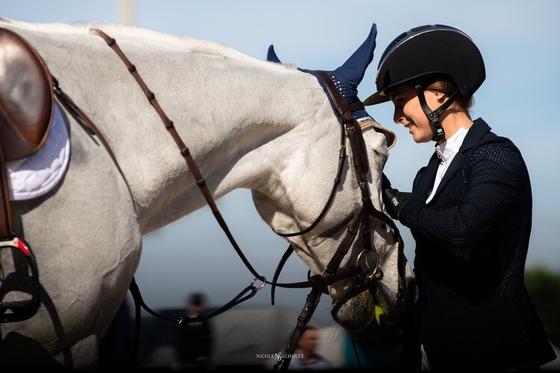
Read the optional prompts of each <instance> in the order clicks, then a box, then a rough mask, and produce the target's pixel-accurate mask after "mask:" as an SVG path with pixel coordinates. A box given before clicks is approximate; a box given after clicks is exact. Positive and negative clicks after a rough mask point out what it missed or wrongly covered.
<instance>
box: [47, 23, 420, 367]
mask: <svg viewBox="0 0 560 373" xmlns="http://www.w3.org/2000/svg"><path fill="white" fill-rule="evenodd" d="M94 32H95V33H97V34H98V35H99V36H101V37H102V38H103V39H104V40H105V42H106V43H107V44H108V45H109V46H110V47H111V48H112V49H113V50H114V51H115V53H116V54H117V55H118V56H119V57H120V59H121V60H122V61H123V63H124V64H125V65H126V67H127V69H128V71H129V72H130V73H131V74H132V76H133V77H134V78H135V80H136V81H137V83H138V84H139V86H140V88H141V89H142V91H143V92H144V94H145V96H146V98H147V99H148V101H149V103H150V104H151V105H152V106H153V108H154V109H155V111H156V112H157V113H158V115H159V117H160V119H161V120H162V122H163V123H164V125H165V127H166V129H167V130H168V132H169V133H170V135H171V136H172V138H173V140H174V141H175V143H176V145H177V146H178V148H179V151H180V153H181V155H182V156H183V158H184V159H185V161H186V163H187V166H188V168H189V170H190V171H191V173H192V175H193V177H194V178H195V181H196V185H197V186H198V187H199V189H200V190H201V192H202V194H203V196H204V198H205V200H206V202H207V204H208V206H209V207H210V209H211V211H212V213H213V215H214V217H215V218H216V220H217V221H218V223H219V224H220V227H221V228H222V230H223V231H224V232H225V234H226V236H227V237H228V239H229V241H230V242H231V244H232V246H233V247H234V249H235V250H236V252H237V254H238V255H239V257H240V258H241V260H242V261H243V263H244V264H245V266H246V267H247V268H248V269H249V271H250V272H251V273H252V274H253V275H254V276H255V278H254V279H253V281H252V282H251V284H250V285H249V286H248V287H247V288H245V289H244V290H243V291H242V292H240V293H239V294H238V295H237V296H236V297H235V298H234V299H233V300H232V301H230V302H229V303H227V304H226V305H224V306H223V307H220V308H219V309H217V310H216V311H214V312H211V313H209V314H205V315H198V316H196V317H185V318H179V319H178V320H172V319H168V318H167V317H165V316H162V315H159V314H158V313H156V312H154V311H153V310H151V309H150V308H149V307H148V306H147V305H146V304H145V303H144V301H143V300H142V297H141V295H140V292H139V289H138V286H137V285H136V282H135V280H134V278H133V279H132V282H131V285H130V291H131V293H132V295H133V297H134V300H135V304H136V328H135V351H134V352H133V355H134V356H133V362H134V364H135V362H136V359H137V354H138V346H137V341H138V338H139V329H140V328H139V326H140V317H139V315H140V306H142V307H143V308H144V309H145V310H147V311H148V312H149V313H150V314H152V315H154V316H157V317H159V318H163V319H166V320H169V321H172V322H175V323H178V324H182V323H191V322H201V321H204V320H207V319H209V318H212V317H214V316H216V315H218V314H220V313H222V312H224V311H226V310H228V309H230V308H232V307H233V306H235V305H237V304H239V303H241V302H243V301H245V300H247V299H249V298H251V297H252V296H254V295H255V294H256V292H257V291H258V290H260V289H262V288H263V287H264V286H265V285H266V284H270V285H271V286H272V291H271V298H272V304H274V289H275V287H285V288H303V287H311V292H310V294H309V295H308V296H307V300H306V303H305V305H304V307H303V310H302V312H301V315H300V316H299V317H298V322H297V325H296V328H295V330H294V333H293V335H292V338H291V340H290V343H289V344H288V347H287V348H286V349H285V350H284V351H283V352H282V353H280V354H278V358H277V360H278V364H277V365H276V366H275V368H277V367H278V365H279V364H282V370H284V369H287V367H288V365H289V362H290V359H291V354H292V353H293V351H294V350H295V347H296V344H297V340H298V339H299V337H300V335H301V333H302V332H303V330H304V328H305V326H306V325H307V323H308V322H309V321H310V319H311V317H312V315H313V312H314V310H315V308H316V306H317V304H318V302H319V299H320V295H321V294H322V293H328V290H327V289H328V286H329V285H332V284H333V283H335V282H337V281H340V280H343V279H348V278H352V277H357V278H358V279H359V280H360V281H362V282H363V283H364V284H365V285H366V286H364V287H363V288H364V290H365V289H371V288H372V287H375V285H376V282H377V280H378V279H380V278H381V277H382V275H383V274H382V271H381V269H380V266H379V256H378V254H377V252H376V251H375V248H373V247H372V246H371V242H372V241H371V230H370V225H371V223H372V222H373V223H374V224H380V225H386V226H389V227H390V228H391V229H392V232H393V235H394V238H395V242H397V241H398V242H399V243H400V245H399V248H400V252H399V259H398V262H399V264H398V267H399V268H398V272H399V286H398V294H397V305H396V307H394V309H393V312H392V313H391V314H390V315H389V317H388V320H389V321H388V322H389V323H390V324H393V325H394V324H396V323H397V322H398V321H399V320H400V318H401V316H402V313H403V311H404V309H405V308H406V307H407V306H408V305H409V303H410V302H409V296H408V291H407V289H406V281H405V264H406V263H405V258H404V253H403V252H402V250H403V249H402V248H403V246H404V245H403V244H402V238H401V236H400V233H399V231H398V229H397V227H396V225H395V224H394V222H393V221H392V220H391V219H390V218H389V217H388V216H387V215H385V214H384V213H383V212H381V211H379V210H377V209H376V208H375V206H374V205H373V203H372V202H371V198H370V193H369V188H368V182H367V174H368V172H369V167H368V156H367V151H366V146H365V142H364V139H363V136H362V129H361V127H360V124H359V123H358V121H357V120H356V119H354V118H353V116H352V112H353V111H356V110H360V109H363V108H364V105H363V103H362V102H361V101H359V102H355V103H352V104H348V103H346V100H345V99H344V97H343V96H342V95H341V94H340V92H339V90H338V88H337V82H336V80H335V79H333V78H334V77H333V76H332V75H331V74H329V73H327V72H324V71H310V73H312V74H314V75H315V76H316V77H317V78H318V79H319V81H320V82H322V85H323V86H324V87H325V89H326V91H327V92H328V94H329V99H330V100H331V104H332V105H333V108H334V109H335V112H336V114H337V116H338V117H339V120H340V123H341V146H340V152H339V160H338V168H337V172H336V177H335V179H334V182H333V186H332V189H331V193H330V195H329V198H328V200H327V202H326V204H325V206H324V207H323V209H322V211H321V213H320V214H319V216H318V217H317V218H316V220H315V221H314V222H313V223H312V224H310V226H308V227H307V228H305V229H303V230H301V231H299V232H294V233H277V234H279V235H280V236H283V237H293V236H298V235H303V234H306V233H308V232H310V231H311V230H313V229H314V228H315V227H317V225H318V224H319V222H320V221H321V220H322V219H323V218H324V216H325V215H326V213H327V211H328V210H329V208H330V206H331V205H332V202H333V201H334V198H335V195H336V191H337V187H338V185H339V183H340V180H341V174H342V170H343V165H344V162H345V159H347V155H346V146H345V136H347V137H348V139H349V142H350V147H351V151H352V155H353V166H354V169H355V174H356V178H357V182H358V185H359V188H360V190H361V195H362V207H361V209H360V211H359V212H358V213H357V214H356V215H355V216H354V217H353V219H352V220H351V222H350V224H349V227H348V229H347V230H346V234H345V236H344V238H343V239H342V241H341V243H340V245H339V247H338V249H337V250H336V252H335V253H334V255H333V256H332V258H331V259H330V261H329V262H328V264H327V265H326V267H325V268H324V270H323V272H322V273H321V274H318V275H314V276H308V281H304V282H295V283H278V282H277V279H278V276H279V274H280V271H281V269H282V267H283V265H284V263H285V262H286V260H287V259H288V257H289V256H290V254H291V253H292V252H293V251H294V249H293V247H292V246H291V245H290V246H289V247H288V250H287V251H286V253H285V254H284V255H283V257H282V259H281V260H280V262H279V264H278V267H277V269H276V272H275V274H274V278H273V281H272V282H270V281H267V280H266V278H265V277H264V276H262V275H259V274H258V273H257V271H255V269H254V268H253V267H252V266H251V264H250V263H249V261H248V260H247V258H246V257H245V255H244V254H243V252H242V251H241V249H240V248H239V246H238V244H237V243H236V241H235V239H234V237H233V235H232V234H231V232H230V230H229V228H228V226H227V224H226V222H225V220H224V219H223V217H222V215H221V213H220V212H219V210H218V208H217V206H216V204H215V202H214V199H213V197H212V194H211V192H210V190H209V189H208V187H207V185H206V181H205V179H204V178H203V176H202V174H201V172H200V170H199V169H198V166H197V165H196V163H195V161H194V159H193V157H192V155H191V153H190V150H189V148H188V147H187V146H186V145H185V143H184V142H183V140H182V139H181V137H180V136H179V134H178V133H177V131H176V129H175V127H174V124H173V122H172V121H171V120H170V119H169V118H168V117H167V115H166V114H165V113H164V111H163V110H162V108H161V107H160V105H159V103H158V102H157V99H156V97H155V94H154V93H153V92H152V91H150V90H149V88H148V87H147V85H146V84H145V83H144V81H143V80H142V78H141V77H140V75H139V74H138V71H137V70H136V67H135V66H134V65H133V64H132V63H131V62H130V61H129V60H128V58H127V57H126V56H125V55H124V53H123V52H122V50H121V49H120V47H119V46H118V45H117V43H116V41H115V39H113V38H111V37H109V36H108V35H107V34H105V33H104V32H103V31H101V30H98V29H95V30H94ZM54 85H55V87H54V88H55V93H56V94H57V98H58V99H59V101H60V102H61V103H62V104H63V105H64V106H65V108H66V109H67V110H68V111H69V112H70V114H71V115H72V116H73V117H74V118H75V119H76V120H77V122H78V123H79V124H81V125H82V127H84V128H85V129H86V130H87V131H88V132H89V133H91V134H95V135H96V136H97V137H98V138H99V140H100V141H101V143H102V144H103V145H104V147H105V148H106V150H107V151H108V153H109V155H110V156H111V158H112V160H113V162H114V163H115V165H116V166H117V168H118V170H119V171H120V172H121V174H122V170H121V168H120V166H119V164H118V162H117V160H116V158H115V156H114V154H113V152H112V150H111V148H110V147H109V145H108V143H107V141H106V140H105V138H104V137H103V135H102V134H101V132H100V131H99V130H98V129H97V127H96V126H95V124H94V123H93V122H92V121H91V120H90V119H89V118H88V117H87V115H85V113H83V112H82V111H81V110H80V109H79V108H78V107H77V105H75V104H74V103H73V102H72V100H71V99H70V98H69V97H68V96H67V95H66V94H64V92H62V90H61V89H60V87H58V82H57V81H56V79H54ZM123 179H124V180H125V182H126V179H125V178H124V175H123ZM127 186H128V185H127ZM360 230H361V234H362V238H363V247H364V248H363V251H362V252H361V253H360V254H359V255H358V256H357V260H356V265H355V266H353V267H351V268H348V269H342V268H340V265H341V263H342V260H343V258H344V257H345V255H346V254H347V253H348V251H349V249H350V247H351V245H352V243H353V241H354V239H355V238H356V236H357V235H358V233H359V231H360ZM371 258H373V262H374V265H373V266H372V265H370V264H369V263H368V261H370V259H371ZM371 267H373V270H369V268H371ZM257 281H260V282H261V284H260V285H258V284H257V285H258V286H257V285H255V283H256V282H257Z"/></svg>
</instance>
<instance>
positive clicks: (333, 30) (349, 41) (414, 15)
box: [0, 0, 560, 317]
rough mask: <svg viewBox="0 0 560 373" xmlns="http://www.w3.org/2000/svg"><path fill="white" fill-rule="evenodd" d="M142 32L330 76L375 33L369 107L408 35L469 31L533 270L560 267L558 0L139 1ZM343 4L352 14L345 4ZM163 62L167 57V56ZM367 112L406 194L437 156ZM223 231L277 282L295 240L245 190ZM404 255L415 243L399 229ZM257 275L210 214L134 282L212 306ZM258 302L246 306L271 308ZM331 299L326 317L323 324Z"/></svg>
mask: <svg viewBox="0 0 560 373" xmlns="http://www.w3.org/2000/svg"><path fill="white" fill-rule="evenodd" d="M133 3H134V5H133V11H134V13H133V20H134V25H135V26H137V27H142V28H148V29H152V30H156V31H160V32H165V33H170V34H175V35H188V36H192V37H196V38H201V39H209V40H213V41H217V42H220V43H223V44H227V45H229V46H231V47H234V48H236V49H238V50H240V51H242V52H244V53H246V54H249V55H252V56H254V57H257V58H262V59H264V58H266V51H267V48H268V46H269V45H270V44H274V46H275V49H276V51H277V53H278V55H279V57H280V59H281V60H282V61H283V62H286V63H294V64H296V65H297V66H298V67H302V68H309V69H324V70H334V69H335V68H337V67H338V66H339V65H341V64H342V63H343V62H344V61H345V60H346V59H347V58H348V57H349V56H350V55H351V54H352V53H353V52H354V51H355V49H356V48H357V47H358V46H359V45H360V44H361V43H362V42H363V41H364V40H365V38H366V37H367V34H368V32H369V29H370V27H371V24H372V23H376V24H377V28H378V36H377V49H376V53H375V56H374V60H373V62H372V64H371V66H370V68H369V70H368V72H367V73H366V76H365V78H364V80H363V82H362V84H361V85H360V86H359V96H360V98H362V99H365V98H366V97H367V96H368V95H370V94H371V93H373V91H374V85H373V80H374V77H375V70H376V67H377V63H378V61H379V56H380V55H381V53H382V51H383V50H384V49H385V47H386V46H387V44H388V43H389V42H390V41H391V40H392V39H393V38H394V37H396V36H397V35H398V34H400V33H401V32H403V31H405V30H407V29H409V28H412V27H415V26H419V25H423V24H430V23H442V24H447V25H450V26H454V27H457V28H459V29H461V30H463V31H465V32H466V33H467V34H469V35H470V36H471V37H472V38H473V39H474V41H475V42H476V44H477V45H478V47H479V48H480V50H481V52H482V55H483V57H484V58H485V62H486V69H487V79H486V82H485V83H484V84H483V85H482V87H481V88H480V89H479V91H478V92H477V94H476V95H475V99H476V104H475V106H474V108H473V116H474V117H475V118H477V117H482V118H483V119H485V120H486V121H487V122H488V123H489V125H490V126H491V127H492V128H493V130H494V131H495V132H496V133H498V134H500V135H503V136H506V137H509V138H510V139H512V140H513V141H514V142H515V143H516V145H517V146H518V147H519V148H520V149H521V151H522V152H523V155H524V157H525V161H526V163H527V165H528V168H529V173H530V176H531V181H532V185H533V200H534V210H533V232H532V238H531V248H530V252H529V257H528V267H529V268H530V267H533V266H535V265H537V264H543V265H546V266H548V267H549V268H551V269H554V270H560V248H559V244H558V239H557V235H556V233H557V232H556V230H558V229H559V228H560V224H559V221H560V202H559V200H558V197H557V194H558V193H557V192H556V191H557V189H558V185H559V184H560V183H559V181H560V180H559V174H560V166H559V165H558V163H557V162H558V160H559V159H560V146H559V144H558V141H559V140H560V129H559V126H558V125H557V123H556V122H557V121H558V119H557V108H558V105H559V98H560V93H559V91H558V89H559V87H560V69H558V61H559V60H560V41H559V38H558V35H560V23H559V22H558V20H557V17H558V15H559V14H560V2H559V1H556V0H533V1H531V2H527V1H523V0H507V1H506V0H504V1H495V0H471V1H468V2H453V1H441V0H424V1H417V0H407V1H398V0H395V1H378V0H359V1H356V0H348V1H346V2H341V1H333V0H304V1H302V0H299V1H294V0H281V1H280V0H277V1H267V0H251V1H245V0H240V1H229V0H219V1H218V0H200V1H178V0H158V1H149V0H133ZM343 4H344V5H343ZM120 9H121V8H120V1H119V0H95V1H85V0H49V1H44V0H0V17H5V18H11V19H17V20H22V21H30V22H68V23H75V22H88V21H92V20H95V21H100V22H104V23H119V22H120V20H121V13H120ZM162 58H164V56H162ZM368 112H369V113H370V114H371V115H372V116H373V117H375V118H376V119H377V120H378V121H379V122H380V123H382V124H383V125H385V126H387V127H388V128H390V129H391V130H393V131H394V132H396V134H397V137H398V139H397V145H396V146H395V147H394V148H393V149H392V150H391V154H390V158H389V161H388V163H387V166H386V169H385V172H386V173H387V175H388V176H389V177H390V179H391V181H392V183H393V185H394V186H395V187H397V188H399V189H401V190H409V189H410V185H411V183H412V179H413V177H414V175H415V173H416V171H417V170H418V169H419V168H420V167H422V166H423V165H424V164H425V163H427V160H428V158H429V156H430V154H431V153H432V151H433V147H432V144H420V145H418V144H415V143H414V142H413V141H412V139H411V137H410V135H409V134H408V133H407V131H406V130H404V129H403V128H402V127H401V126H397V125H395V124H394V123H393V122H392V105H391V104H389V103H387V104H385V105H380V106H375V107H370V108H369V109H368ZM218 207H219V208H220V210H221V211H222V214H223V215H224V218H225V219H226V222H228V225H230V228H231V230H232V232H233V234H234V236H235V237H236V239H237V240H238V242H239V244H240V246H241V247H242V248H243V250H244V251H245V253H246V255H247V257H248V259H249V260H250V261H251V262H252V264H253V266H254V267H255V268H256V270H257V271H258V272H260V273H262V274H263V275H264V276H267V277H268V278H269V279H270V278H271V277H272V274H273V273H274V269H275V266H276V264H277V263H278V260H279V259H280V257H281V256H282V254H283V252H284V250H285V249H286V247H287V243H286V242H285V241H284V240H283V239H281V238H279V237H277V236H275V235H274V234H273V233H272V231H271V230H270V228H269V227H268V226H266V225H265V224H264V223H263V222H262V221H261V220H260V218H259V217H258V215H257V213H256V211H255V209H254V207H253V205H252V203H251V200H250V193H249V192H248V191H244V190H243V191H235V192H233V193H231V194H229V195H228V196H226V197H225V198H223V199H221V200H220V201H218ZM401 233H403V237H404V239H405V245H406V253H407V256H408V258H409V260H412V258H413V249H414V242H413V240H412V238H411V236H410V235H409V234H408V232H407V229H406V228H402V229H401ZM305 276H306V267H305V266H304V265H303V264H302V263H301V262H300V260H299V259H298V258H296V257H295V256H294V257H293V258H291V259H290V261H289V262H288V264H287V266H286V267H285V270H284V272H283V275H282V276H281V278H280V279H281V281H284V282H288V281H300V280H303V279H305ZM251 279H252V276H251V274H250V273H249V272H248V270H247V269H246V268H245V266H244V265H243V263H242V262H241V260H239V258H238V257H237V256H236V254H235V251H234V250H233V248H232V247H231V246H230V245H229V242H228V241H227V239H226V238H225V236H224V235H223V234H222V233H221V231H220V228H219V226H218V224H217V223H216V222H215V221H214V219H213V216H212V214H211V213H210V212H209V209H208V208H205V209H203V210H200V211H198V212H196V213H194V214H191V215H189V216H187V217H185V218H183V219H181V220H180V221H178V222H176V223H173V224H171V225H170V226H168V227H165V228H163V229H161V230H159V231H157V232H154V233H152V234H150V235H148V236H146V237H145V240H144V249H143V254H142V260H141V263H140V268H139V270H138V272H137V275H136V280H137V282H138V284H139V286H140V289H141V291H142V293H143V296H144V299H145V301H146V302H147V303H148V304H149V305H151V306H152V307H155V308H158V307H159V308H161V307H180V306H182V305H183V303H184V299H185V296H186V295H187V294H188V293H190V292H191V291H199V290H201V291H204V292H206V293H207V294H208V295H209V300H210V303H211V304H214V305H219V304H223V303H224V302H226V301H228V300H229V299H231V298H232V297H233V296H235V295H236V294H237V293H238V292H239V291H241V289H243V288H244V287H245V286H247V285H248V284H249V282H250V281H251ZM263 292H266V294H258V295H257V296H256V297H255V298H253V300H251V301H250V303H253V304H267V303H269V302H270V301H269V298H270V297H269V294H268V292H269V288H265V289H264V290H263ZM306 294H307V290H289V289H288V290H283V289H279V290H278V291H277V304H279V305H286V306H290V307H294V308H296V310H298V311H299V310H300V309H301V307H302V306H303V303H304V301H305V296H306ZM328 303H329V301H328V300H327V299H323V300H322V302H321V304H322V306H321V305H320V308H319V309H318V311H317V312H318V313H319V317H321V316H325V315H326V312H327V306H328Z"/></svg>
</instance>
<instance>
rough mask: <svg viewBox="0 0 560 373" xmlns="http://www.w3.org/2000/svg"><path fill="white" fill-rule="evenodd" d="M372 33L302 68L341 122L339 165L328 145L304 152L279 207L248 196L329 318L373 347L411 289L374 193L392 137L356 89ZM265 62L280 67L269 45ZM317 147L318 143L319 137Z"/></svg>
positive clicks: (398, 317) (399, 246) (393, 232)
mask: <svg viewBox="0 0 560 373" xmlns="http://www.w3.org/2000/svg"><path fill="white" fill-rule="evenodd" d="M375 36H376V27H375V24H374V25H373V27H372V29H371V32H370V35H369V37H368V39H367V40H366V41H365V42H364V43H363V44H362V46H361V47H360V48H359V49H358V50H357V51H356V52H355V53H354V54H353V55H352V56H351V57H350V58H349V59H348V60H347V61H346V62H345V63H344V64H343V65H342V66H341V67H339V68H338V69H336V70H335V71H333V72H329V73H325V72H320V71H307V70H303V71H305V72H308V73H311V74H314V75H316V76H317V78H318V80H319V83H320V84H321V85H322V86H323V88H324V89H325V92H326V93H327V97H329V100H330V102H331V104H332V107H333V109H334V110H333V113H332V115H334V116H337V117H338V119H339V121H340V127H339V131H340V136H339V138H340V143H333V144H331V145H332V146H330V148H331V149H332V148H336V149H337V150H338V152H339V153H338V154H339V157H338V160H337V159H335V158H332V159H328V160H327V159H325V156H324V155H326V154H329V151H328V149H326V148H325V149H323V150H324V151H317V149H313V150H310V151H309V153H310V154H309V155H308V157H309V158H308V159H307V160H306V162H307V165H308V170H309V172H306V173H305V174H304V175H299V176H298V177H299V183H296V187H293V188H291V190H286V191H285V199H286V201H283V203H282V206H279V205H278V201H277V199H276V202H275V203H272V199H270V198H268V197H267V196H265V195H263V194H261V193H259V192H254V201H255V205H256V207H257V210H258V211H259V213H260V214H261V216H262V217H263V218H264V219H265V221H267V223H269V225H270V226H271V227H272V228H273V229H274V230H275V232H276V233H278V234H280V235H282V236H285V237H286V238H287V239H288V240H289V242H290V244H291V246H292V247H293V248H294V249H295V251H296V252H297V253H298V255H299V256H300V257H301V258H302V259H303V261H304V262H305V263H306V264H307V265H308V267H309V268H310V270H311V271H312V272H313V273H314V274H315V275H314V276H311V277H310V282H311V283H313V284H314V286H316V287H318V288H320V289H321V290H322V291H323V292H325V293H327V292H328V293H329V294H330V295H331V297H332V300H333V303H332V309H331V312H332V316H333V318H334V319H335V320H336V321H337V322H338V323H339V324H340V325H341V326H342V327H344V328H345V329H346V330H348V331H349V332H352V333H359V334H363V335H366V336H367V338H373V340H374V342H375V344H377V345H378V344H379V343H378V342H381V343H384V342H389V337H392V336H394V335H395V334H394V333H392V332H393V331H399V323H400V322H401V321H402V319H403V318H404V317H405V316H406V314H407V313H408V310H409V309H410V307H411V305H412V302H413V300H414V298H415V295H416V287H415V284H414V282H413V275H412V272H411V270H410V267H409V266H408V263H407V261H406V258H405V257H404V253H403V242H402V240H401V237H400V234H399V232H398V229H397V227H396V226H395V224H394V223H393V221H392V220H391V219H390V218H389V217H388V216H387V215H386V214H385V213H384V206H383V202H382V198H381V192H380V191H381V177H382V170H383V167H384V165H385V162H386V160H387V157H388V149H389V148H390V147H391V146H392V145H393V144H394V141H395V136H394V134H393V133H392V132H391V131H389V130H387V129H385V128H383V127H382V126H381V125H379V124H378V123H377V122H375V121H374V120H373V118H371V117H370V116H369V115H368V113H367V112H366V111H365V110H364V106H363V104H362V103H361V101H360V100H359V99H358V98H357V86H358V84H359V83H360V81H361V80H362V78H363V75H364V73H365V70H366V68H367V66H368V65H369V63H370V62H371V60H372V59H373V50H374V48H375ZM268 59H269V60H270V61H274V62H280V60H279V59H278V57H277V56H276V54H275V53H274V50H273V48H272V46H271V48H269V52H268ZM329 131H331V132H332V131H333V128H331V129H329ZM321 136H322V134H319V133H317V137H318V138H319V137H321ZM317 146H324V143H323V142H321V141H319V140H317ZM332 153H333V152H330V154H332ZM312 154H316V159H312V158H313V155H312ZM347 155H348V157H347ZM337 161H338V162H337ZM329 170H332V171H329ZM329 172H331V173H329ZM284 173H285V174H287V175H288V176H286V177H290V176H289V174H290V173H289V172H284ZM321 174H322V175H321ZM325 175H326V177H325ZM327 180H334V182H330V183H329V182H326V181H327ZM281 184H282V183H279V185H281ZM287 184H288V183H284V185H287ZM293 184H294V182H293V180H292V181H291V183H290V185H293ZM284 202H286V203H284ZM310 211H311V212H312V213H310Z"/></svg>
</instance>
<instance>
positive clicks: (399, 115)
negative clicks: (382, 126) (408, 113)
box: [393, 108, 403, 124]
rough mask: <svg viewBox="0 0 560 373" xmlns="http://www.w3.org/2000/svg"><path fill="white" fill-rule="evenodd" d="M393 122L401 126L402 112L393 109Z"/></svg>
mask: <svg viewBox="0 0 560 373" xmlns="http://www.w3.org/2000/svg"><path fill="white" fill-rule="evenodd" d="M393 121H394V122H395V123H396V124H401V123H403V114H402V110H400V109H397V108H395V112H394V114H393Z"/></svg>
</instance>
